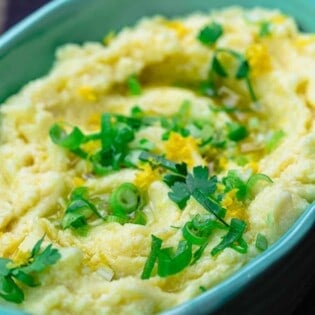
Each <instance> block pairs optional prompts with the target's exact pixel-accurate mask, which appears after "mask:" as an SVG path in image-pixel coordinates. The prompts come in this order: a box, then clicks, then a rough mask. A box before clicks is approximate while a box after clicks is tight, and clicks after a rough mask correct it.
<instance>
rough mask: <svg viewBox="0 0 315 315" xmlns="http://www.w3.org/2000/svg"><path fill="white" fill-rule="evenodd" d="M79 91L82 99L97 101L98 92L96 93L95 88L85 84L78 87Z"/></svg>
mask: <svg viewBox="0 0 315 315" xmlns="http://www.w3.org/2000/svg"><path fill="white" fill-rule="evenodd" d="M77 92H78V94H79V96H80V97H81V98H82V99H84V100H85V101H89V102H96V101H97V97H96V94H95V92H94V90H93V88H91V87H90V86H87V85H83V86H81V87H79V88H78V90H77Z"/></svg>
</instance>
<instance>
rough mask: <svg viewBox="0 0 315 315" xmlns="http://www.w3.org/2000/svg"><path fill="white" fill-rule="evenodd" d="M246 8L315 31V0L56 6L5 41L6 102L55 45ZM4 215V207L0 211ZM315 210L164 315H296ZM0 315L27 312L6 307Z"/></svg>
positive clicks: (307, 272)
mask: <svg viewBox="0 0 315 315" xmlns="http://www.w3.org/2000/svg"><path fill="white" fill-rule="evenodd" d="M230 5H241V6H244V7H254V6H262V7H267V8H279V9H281V10H282V11H283V12H285V13H287V14H289V15H292V16H294V17H295V18H296V20H297V21H298V25H299V27H300V28H301V30H304V31H308V32H315V18H314V16H315V1H314V0H277V1H274V0H257V1H255V0H239V1H233V0H193V1H192V0H151V1H147V0H133V1H130V0H89V1H86V0H56V1H52V2H51V3H50V4H48V5H46V6H45V7H43V8H42V9H40V10H39V11H37V12H36V13H34V14H33V15H31V16H30V17H28V18H27V19H25V20H24V21H23V22H21V23H19V24H18V25H16V26H15V27H14V28H12V29H11V30H9V31H8V32H7V33H6V34H4V35H2V36H1V37H0V78H1V80H0V103H2V102H3V101H4V100H5V99H6V98H7V97H8V96H10V95H12V94H13V93H16V92H18V90H19V89H20V88H21V87H22V86H23V85H25V84H26V83H27V82H29V81H30V80H33V79H36V78H38V77H40V76H42V75H44V74H46V73H47V72H48V70H49V69H50V68H51V66H52V63H53V59H54V53H55V50H56V48H57V47H59V46H60V45H63V44H65V43H69V42H72V43H73V42H75V43H83V42H85V41H87V40H88V41H93V40H95V41H100V40H101V39H102V38H103V37H104V34H106V33H107V32H109V31H112V30H119V29H120V28H122V27H123V26H126V25H132V24H134V23H135V22H136V21H137V20H138V19H139V18H141V17H143V16H151V15H155V14H160V15H165V16H169V17H171V16H178V15H185V14H189V13H191V12H193V11H209V10H211V9H213V8H219V7H226V6H230ZM0 211H1V209H0ZM314 230H315V204H313V205H311V206H310V207H309V208H308V209H306V210H305V212H304V213H303V214H302V215H301V217H300V218H299V219H298V220H297V221H296V222H295V224H294V225H293V226H292V227H291V228H290V229H289V230H288V231H287V232H286V233H285V235H283V236H282V237H281V239H279V240H278V241H277V242H276V243H275V244H273V245H272V246H271V247H270V248H268V250H266V251H265V252H264V253H262V254H261V255H260V256H258V257H257V258H255V259H253V260H252V261H251V262H249V263H248V264H247V265H246V266H244V267H243V268H241V269H240V270H239V271H238V272H236V273H235V274H234V275H233V276H231V277H229V278H228V279H226V280H225V281H223V282H222V283H220V284H219V285H217V286H215V287H214V288H212V289H210V290H208V291H207V292H205V293H203V294H201V295H199V296H198V297H196V298H194V299H192V300H191V301H188V302H186V303H184V304H182V305H179V306H178V307H176V308H174V309H171V310H168V311H166V312H165V313H164V315H175V314H176V315H179V314H181V315H184V314H185V315H188V314H205V315H206V314H217V315H218V314H250V315H253V314H256V315H258V314H266V313H267V312H269V313H270V314H291V313H292V311H293V310H294V309H295V307H296V305H297V304H298V303H299V301H300V299H301V298H302V297H303V293H304V292H305V290H306V289H305V288H306V287H307V286H309V285H310V284H311V283H312V281H314V275H315V271H314V267H313V266H314V265H315V260H314V258H313V256H312V254H310V253H312V251H314V248H315V233H314ZM0 314H1V315H20V314H24V313H22V312H20V311H16V310H14V309H4V308H1V300H0Z"/></svg>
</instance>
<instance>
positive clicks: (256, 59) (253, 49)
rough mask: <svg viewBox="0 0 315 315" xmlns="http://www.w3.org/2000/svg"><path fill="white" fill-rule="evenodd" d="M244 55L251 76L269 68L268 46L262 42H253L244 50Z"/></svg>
mask: <svg viewBox="0 0 315 315" xmlns="http://www.w3.org/2000/svg"><path fill="white" fill-rule="evenodd" d="M246 57H247V60H248V62H249V65H250V67H251V71H252V74H253V76H255V75H256V76H257V75H259V74H262V73H265V72H268V71H269V70H271V59H270V54H269V51H268V48H267V47H266V46H265V45H263V44H258V43H257V44H253V45H251V46H250V47H249V48H248V49H247V51H246Z"/></svg>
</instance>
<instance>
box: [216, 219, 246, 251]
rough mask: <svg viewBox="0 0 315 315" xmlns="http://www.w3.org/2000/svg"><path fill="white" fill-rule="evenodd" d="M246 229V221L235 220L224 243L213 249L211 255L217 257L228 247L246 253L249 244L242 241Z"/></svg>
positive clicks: (224, 238) (232, 221)
mask: <svg viewBox="0 0 315 315" xmlns="http://www.w3.org/2000/svg"><path fill="white" fill-rule="evenodd" d="M245 228H246V223H245V222H244V221H242V220H239V219H235V218H233V219H232V220H231V223H230V229H229V231H228V233H227V234H226V235H225V236H223V238H222V241H221V242H220V243H219V244H218V245H217V246H216V247H214V248H213V249H212V251H211V255H212V256H216V255H217V254H219V253H220V252H221V251H223V250H224V249H225V248H227V247H231V248H233V249H234V250H237V251H240V252H242V253H245V252H246V251H247V244H246V242H245V241H244V240H243V239H242V236H243V233H244V231H245ZM245 244H246V245H245Z"/></svg>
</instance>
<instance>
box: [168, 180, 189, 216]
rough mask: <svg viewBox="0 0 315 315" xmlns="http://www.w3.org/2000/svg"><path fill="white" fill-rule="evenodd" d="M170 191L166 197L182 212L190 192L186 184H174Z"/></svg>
mask: <svg viewBox="0 0 315 315" xmlns="http://www.w3.org/2000/svg"><path fill="white" fill-rule="evenodd" d="M171 189H172V190H171V191H170V192H169V193H168V196H169V197H170V199H171V200H172V201H174V202H175V203H176V204H177V205H178V207H179V208H180V209H181V210H183V209H184V208H185V207H186V205H187V201H188V200H189V198H190V196H191V191H190V189H189V188H188V186H187V184H186V183H182V182H176V183H174V184H173V185H172V187H171Z"/></svg>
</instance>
